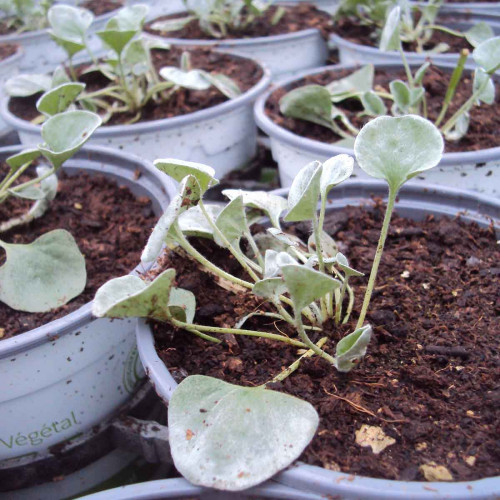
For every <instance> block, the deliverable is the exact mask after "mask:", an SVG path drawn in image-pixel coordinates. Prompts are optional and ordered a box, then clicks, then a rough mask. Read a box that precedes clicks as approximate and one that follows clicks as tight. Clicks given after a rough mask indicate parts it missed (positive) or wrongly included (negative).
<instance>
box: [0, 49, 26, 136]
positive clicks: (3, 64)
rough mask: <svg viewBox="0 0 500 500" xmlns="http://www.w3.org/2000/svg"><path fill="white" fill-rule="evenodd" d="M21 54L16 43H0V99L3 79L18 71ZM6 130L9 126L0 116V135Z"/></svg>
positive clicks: (0, 97)
mask: <svg viewBox="0 0 500 500" xmlns="http://www.w3.org/2000/svg"><path fill="white" fill-rule="evenodd" d="M22 55H23V52H22V49H21V47H20V46H18V45H13V44H2V45H0V99H3V98H4V93H3V86H4V83H5V81H6V80H7V79H8V78H11V77H12V76H13V75H16V74H17V73H18V71H19V62H20V60H21V58H22ZM8 130H10V129H9V127H8V126H7V124H6V123H5V122H4V121H3V120H2V119H1V118H0V136H3V135H4V134H5V133H6V132H7V131H8Z"/></svg>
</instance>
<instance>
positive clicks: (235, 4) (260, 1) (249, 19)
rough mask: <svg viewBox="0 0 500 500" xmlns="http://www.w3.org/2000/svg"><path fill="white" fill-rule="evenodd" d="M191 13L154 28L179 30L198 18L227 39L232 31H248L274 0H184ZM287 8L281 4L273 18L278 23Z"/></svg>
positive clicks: (206, 29)
mask: <svg viewBox="0 0 500 500" xmlns="http://www.w3.org/2000/svg"><path fill="white" fill-rule="evenodd" d="M183 3H184V7H185V8H186V10H187V12H188V15H187V16H183V17H176V18H174V19H167V20H162V21H156V22H154V23H153V24H152V25H151V29H153V30H155V31H159V32H163V33H168V32H171V31H179V30H181V29H182V28H184V26H186V25H187V24H189V23H190V22H191V21H194V20H196V21H198V25H199V26H200V28H201V29H202V30H203V31H204V32H205V33H207V34H208V35H209V36H211V37H214V38H224V37H226V36H227V35H228V33H231V32H233V33H234V32H238V31H243V30H245V29H246V28H247V27H248V26H250V25H251V24H252V23H253V22H255V20H257V19H258V18H259V17H261V16H263V15H264V14H265V12H266V11H267V10H268V9H269V7H270V6H271V4H272V3H273V0H206V1H204V2H199V1H196V0H183ZM284 13H285V9H284V8H283V7H278V8H277V9H276V12H275V13H274V15H273V18H272V20H271V22H272V24H273V25H274V24H277V23H278V22H279V21H280V19H281V18H282V17H283V15H284Z"/></svg>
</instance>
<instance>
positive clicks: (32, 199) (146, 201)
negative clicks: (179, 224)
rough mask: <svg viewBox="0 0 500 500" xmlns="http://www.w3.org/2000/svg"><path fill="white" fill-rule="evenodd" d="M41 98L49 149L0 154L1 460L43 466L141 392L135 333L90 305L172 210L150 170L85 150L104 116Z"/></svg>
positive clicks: (121, 158) (127, 266) (44, 140)
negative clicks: (55, 449) (99, 316)
mask: <svg viewBox="0 0 500 500" xmlns="http://www.w3.org/2000/svg"><path fill="white" fill-rule="evenodd" d="M44 97H46V98H44ZM44 97H42V100H41V102H42V103H43V106H42V107H41V109H43V112H44V113H46V114H47V115H49V117H48V119H47V120H46V122H45V123H44V124H43V126H42V142H41V143H40V144H39V145H37V146H36V147H33V148H30V149H23V148H22V147H21V146H15V147H9V148H5V149H2V150H1V152H0V154H1V158H2V160H3V165H4V167H3V177H2V180H1V183H0V213H1V219H0V220H1V223H0V246H1V248H2V266H1V267H0V275H1V276H0V282H1V284H2V286H1V287H0V289H1V291H0V300H1V302H0V314H1V316H2V328H1V330H0V374H1V377H2V381H3V385H2V387H3V389H2V395H1V397H0V418H1V419H2V421H3V424H2V431H1V435H0V460H2V461H3V460H6V459H11V458H15V457H19V456H26V455H27V456H29V457H30V458H31V459H32V460H36V459H37V453H42V454H43V453H44V452H46V451H47V450H48V449H49V448H50V447H51V446H53V445H55V444H58V443H62V442H64V441H65V440H67V439H69V438H70V437H72V436H74V435H75V434H78V433H80V432H83V431H86V430H89V429H91V428H92V427H93V426H94V425H95V424H97V423H98V422H99V421H100V420H102V419H104V418H106V417H108V416H109V415H110V414H111V413H113V412H114V411H116V409H117V408H118V407H119V406H120V405H121V404H122V403H124V402H125V401H126V400H127V399H129V398H130V396H131V394H133V392H134V391H135V390H136V385H137V383H138V381H139V380H140V379H141V378H142V377H143V371H142V369H141V367H140V364H139V363H138V361H137V350H136V344H135V339H134V334H133V325H132V324H129V325H126V324H121V325H116V324H113V323H111V322H109V321H95V320H93V319H92V317H91V313H90V308H91V304H90V302H91V300H92V297H93V294H94V292H95V290H96V289H97V288H98V287H99V285H100V284H102V282H104V281H105V280H107V279H109V277H112V276H116V275H117V274H123V272H127V271H131V270H132V269H133V268H134V267H135V266H136V263H137V261H138V257H139V253H138V250H139V249H140V248H141V239H143V240H145V239H146V237H147V234H148V232H149V227H151V226H152V225H153V221H154V217H155V214H157V213H159V212H161V210H162V209H163V208H164V206H165V205H166V204H167V203H168V195H167V194H166V192H167V187H168V183H165V182H164V180H162V179H161V178H160V176H158V174H157V173H156V172H155V171H153V170H152V169H151V168H150V167H149V165H148V164H147V163H145V162H143V161H141V160H138V159H136V158H135V157H133V156H131V155H127V156H125V155H123V154H120V153H119V152H113V151H111V150H108V149H107V148H102V147H94V148H91V147H88V148H84V149H81V150H80V148H81V147H82V145H83V144H84V143H85V142H86V141H87V140H88V139H89V138H90V136H91V134H92V132H93V131H94V130H95V129H96V128H97V127H98V126H99V124H100V122H101V120H100V118H99V116H98V115H96V114H94V113H92V112H90V111H82V110H64V105H63V103H62V102H61V101H58V100H57V99H53V98H51V96H50V94H49V95H48V96H47V95H46V96H44ZM66 104H67V103H66ZM72 156H73V159H70V158H71V157H72ZM63 163H64V168H63V169H62V165H63Z"/></svg>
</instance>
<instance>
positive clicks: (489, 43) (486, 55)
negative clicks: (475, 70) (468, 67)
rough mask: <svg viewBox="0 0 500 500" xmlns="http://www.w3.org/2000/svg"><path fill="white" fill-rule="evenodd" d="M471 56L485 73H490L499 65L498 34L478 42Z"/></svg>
mask: <svg viewBox="0 0 500 500" xmlns="http://www.w3.org/2000/svg"><path fill="white" fill-rule="evenodd" d="M472 57H473V58H474V61H476V64H477V65H478V66H481V68H483V69H484V71H486V72H487V73H490V74H491V73H492V72H493V71H496V70H498V69H499V66H500V36H496V37H494V38H490V39H488V40H486V41H484V42H483V43H481V44H479V45H478V46H477V47H476V48H475V49H474V52H472Z"/></svg>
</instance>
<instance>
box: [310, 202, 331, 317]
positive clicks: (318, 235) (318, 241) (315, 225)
mask: <svg viewBox="0 0 500 500" xmlns="http://www.w3.org/2000/svg"><path fill="white" fill-rule="evenodd" d="M321 206H323V200H321ZM312 223H313V234H314V242H315V244H316V255H317V257H318V266H319V272H320V273H324V272H325V262H324V260H323V252H322V251H321V233H320V231H321V228H320V221H319V220H318V215H317V214H316V212H314V216H313V219H312ZM320 303H321V316H322V318H323V321H325V320H326V318H327V317H328V316H327V311H326V302H325V297H321V299H320Z"/></svg>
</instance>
